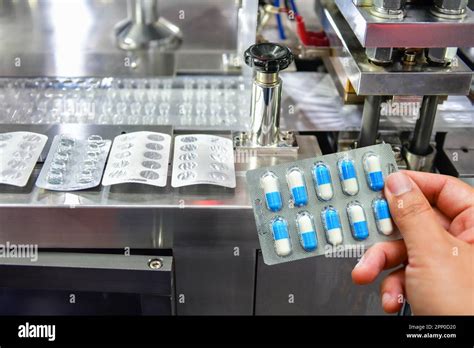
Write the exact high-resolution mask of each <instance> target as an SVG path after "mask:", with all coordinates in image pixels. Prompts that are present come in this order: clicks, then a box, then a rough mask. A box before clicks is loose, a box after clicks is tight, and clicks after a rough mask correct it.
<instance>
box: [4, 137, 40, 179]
mask: <svg viewBox="0 0 474 348" xmlns="http://www.w3.org/2000/svg"><path fill="white" fill-rule="evenodd" d="M47 141H48V137H47V136H45V135H42V134H36V133H31V132H11V133H2V134H0V184H6V185H12V186H18V187H24V186H26V184H27V183H28V179H29V178H30V176H31V173H32V172H33V169H34V168H35V165H36V162H37V161H38V158H39V156H40V155H41V152H42V151H43V148H44V146H45V145H46V142H47Z"/></svg>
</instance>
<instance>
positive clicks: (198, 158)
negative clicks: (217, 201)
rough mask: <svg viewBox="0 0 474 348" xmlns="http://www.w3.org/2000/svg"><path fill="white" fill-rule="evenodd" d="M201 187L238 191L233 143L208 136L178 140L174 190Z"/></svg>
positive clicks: (181, 137)
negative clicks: (235, 188) (212, 186)
mask: <svg viewBox="0 0 474 348" xmlns="http://www.w3.org/2000/svg"><path fill="white" fill-rule="evenodd" d="M198 184H209V185H218V186H224V187H229V188H234V187H235V167H234V145H233V143H232V140H231V139H227V138H223V137H218V136H215V135H207V134H189V135H179V136H177V137H175V141H174V157H173V176H172V181H171V186H173V187H182V186H189V185H198Z"/></svg>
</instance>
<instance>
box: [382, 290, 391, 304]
mask: <svg viewBox="0 0 474 348" xmlns="http://www.w3.org/2000/svg"><path fill="white" fill-rule="evenodd" d="M392 301H393V296H392V295H390V294H389V293H388V292H384V294H383V295H382V305H386V304H389V303H392Z"/></svg>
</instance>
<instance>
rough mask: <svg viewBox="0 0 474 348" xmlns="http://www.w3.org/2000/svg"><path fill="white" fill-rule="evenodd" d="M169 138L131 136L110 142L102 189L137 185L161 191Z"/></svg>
mask: <svg viewBox="0 0 474 348" xmlns="http://www.w3.org/2000/svg"><path fill="white" fill-rule="evenodd" d="M170 147H171V136H170V135H168V134H164V133H156V132H133V133H127V134H122V135H119V136H118V137H116V138H115V139H114V144H113V145H112V150H111V151H110V156H109V161H108V163H107V167H106V168H105V173H104V179H103V180H102V185H104V186H110V185H116V184H124V183H139V184H146V185H152V186H159V187H165V186H166V182H167V178H168V161H169V156H170Z"/></svg>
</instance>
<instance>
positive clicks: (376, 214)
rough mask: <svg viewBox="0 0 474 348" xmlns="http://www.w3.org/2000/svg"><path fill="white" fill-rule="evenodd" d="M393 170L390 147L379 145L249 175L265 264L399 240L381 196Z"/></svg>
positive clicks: (399, 236) (249, 184)
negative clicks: (387, 178) (388, 176)
mask: <svg viewBox="0 0 474 348" xmlns="http://www.w3.org/2000/svg"><path fill="white" fill-rule="evenodd" d="M397 170H398V169H397V164H396V160H395V157H394V155H393V152H392V149H391V146H390V145H388V144H381V145H374V146H369V147H364V148H359V149H355V150H351V151H346V152H341V153H336V154H331V155H325V156H321V157H316V158H309V159H304V160H301V161H297V162H292V163H285V164H280V165H276V166H273V167H266V168H259V169H256V170H251V171H248V172H247V185H248V190H249V192H250V194H251V199H252V204H253V208H254V215H255V221H256V224H257V231H258V237H259V240H260V247H261V249H262V254H263V259H264V262H265V263H266V264H268V265H273V264H277V263H282V262H288V261H293V260H298V259H303V258H307V257H312V256H318V255H329V254H331V255H332V254H334V252H338V251H341V250H348V249H357V248H359V249H364V248H365V247H368V246H369V245H372V244H374V243H375V242H378V241H387V240H395V239H400V238H401V235H400V233H399V232H398V231H397V230H396V228H395V224H393V222H392V219H391V216H390V211H389V207H388V204H387V201H386V200H385V198H384V196H383V188H384V182H385V178H386V177H387V175H389V174H390V173H392V172H394V171H397Z"/></svg>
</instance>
